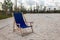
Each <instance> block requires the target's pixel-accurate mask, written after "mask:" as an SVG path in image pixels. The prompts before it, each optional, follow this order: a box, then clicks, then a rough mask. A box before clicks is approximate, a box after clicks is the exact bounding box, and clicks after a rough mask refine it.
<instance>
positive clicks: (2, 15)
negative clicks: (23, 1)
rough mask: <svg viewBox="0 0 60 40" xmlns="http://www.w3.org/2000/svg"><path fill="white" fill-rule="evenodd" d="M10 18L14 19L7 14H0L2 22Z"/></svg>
mask: <svg viewBox="0 0 60 40" xmlns="http://www.w3.org/2000/svg"><path fill="white" fill-rule="evenodd" d="M9 17H12V15H11V14H9V15H7V16H6V14H0V20H1V19H5V18H9Z"/></svg>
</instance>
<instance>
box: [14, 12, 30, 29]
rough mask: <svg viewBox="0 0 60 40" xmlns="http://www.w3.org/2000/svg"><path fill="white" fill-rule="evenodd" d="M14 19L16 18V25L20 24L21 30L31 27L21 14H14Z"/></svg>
mask: <svg viewBox="0 0 60 40" xmlns="http://www.w3.org/2000/svg"><path fill="white" fill-rule="evenodd" d="M14 18H15V22H16V24H20V26H19V25H17V26H18V27H19V28H27V27H29V26H27V25H26V24H25V21H24V19H23V15H22V13H21V12H14Z"/></svg>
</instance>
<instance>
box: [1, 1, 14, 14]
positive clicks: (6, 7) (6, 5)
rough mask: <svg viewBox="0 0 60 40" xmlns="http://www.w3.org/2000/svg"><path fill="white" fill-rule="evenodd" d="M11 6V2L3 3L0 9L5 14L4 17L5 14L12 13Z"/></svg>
mask: <svg viewBox="0 0 60 40" xmlns="http://www.w3.org/2000/svg"><path fill="white" fill-rule="evenodd" d="M12 6H13V3H12V2H11V0H4V3H3V5H2V8H3V10H4V11H5V12H6V15H7V12H8V11H9V12H11V11H12Z"/></svg>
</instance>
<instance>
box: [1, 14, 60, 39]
mask: <svg viewBox="0 0 60 40" xmlns="http://www.w3.org/2000/svg"><path fill="white" fill-rule="evenodd" d="M24 17H25V18H26V20H27V22H31V21H32V22H34V23H33V24H32V25H33V30H34V33H31V34H29V35H25V36H24V37H22V36H21V35H20V34H19V32H13V17H12V18H8V19H3V20H0V40H60V14H58V13H56V14H54V13H53V14H25V15H24ZM25 30H28V29H24V31H25ZM29 31H30V29H29Z"/></svg>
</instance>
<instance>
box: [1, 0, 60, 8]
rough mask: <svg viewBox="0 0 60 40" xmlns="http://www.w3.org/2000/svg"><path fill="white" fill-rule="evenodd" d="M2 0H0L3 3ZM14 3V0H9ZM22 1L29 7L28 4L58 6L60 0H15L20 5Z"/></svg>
mask: <svg viewBox="0 0 60 40" xmlns="http://www.w3.org/2000/svg"><path fill="white" fill-rule="evenodd" d="M3 1H4V0H1V1H0V2H2V3H3ZM11 1H12V2H13V4H14V5H15V0H11ZM20 3H22V4H23V5H24V6H25V7H27V8H29V7H30V6H35V5H42V6H47V7H58V6H60V0H17V5H18V6H20Z"/></svg>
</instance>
